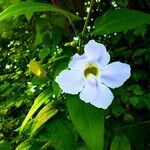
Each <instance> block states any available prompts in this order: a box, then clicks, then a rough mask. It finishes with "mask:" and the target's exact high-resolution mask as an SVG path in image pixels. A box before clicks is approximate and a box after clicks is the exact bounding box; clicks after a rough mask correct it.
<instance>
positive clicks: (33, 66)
mask: <svg viewBox="0 0 150 150" xmlns="http://www.w3.org/2000/svg"><path fill="white" fill-rule="evenodd" d="M29 71H31V72H32V73H34V74H35V75H37V76H39V77H42V78H43V77H46V71H45V70H44V69H43V68H42V66H41V65H40V64H39V63H38V62H37V61H35V60H30V63H29Z"/></svg>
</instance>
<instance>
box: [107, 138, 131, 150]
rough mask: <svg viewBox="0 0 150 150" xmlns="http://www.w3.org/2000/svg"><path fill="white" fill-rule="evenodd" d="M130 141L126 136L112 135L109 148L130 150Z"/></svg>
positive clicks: (112, 149)
mask: <svg viewBox="0 0 150 150" xmlns="http://www.w3.org/2000/svg"><path fill="white" fill-rule="evenodd" d="M130 149H131V147H130V143H129V140H128V138H127V137H126V136H116V137H114V139H113V141H112V143H111V146H110V150H130Z"/></svg>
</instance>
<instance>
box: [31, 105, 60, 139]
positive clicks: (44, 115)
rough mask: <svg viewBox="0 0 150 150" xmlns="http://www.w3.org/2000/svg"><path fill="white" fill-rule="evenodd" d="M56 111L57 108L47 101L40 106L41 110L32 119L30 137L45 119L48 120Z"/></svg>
mask: <svg viewBox="0 0 150 150" xmlns="http://www.w3.org/2000/svg"><path fill="white" fill-rule="evenodd" d="M57 112H58V110H57V109H56V108H54V106H53V104H52V103H49V104H47V105H46V106H45V107H44V108H42V110H41V111H40V112H39V113H38V114H37V116H36V118H35V120H34V123H33V126H32V130H31V134H30V137H32V136H33V135H34V134H35V132H36V131H37V130H38V129H39V128H40V127H41V126H42V125H43V124H44V123H45V122H46V121H48V120H49V119H50V118H51V117H53V116H54V115H55V114H56V113H57Z"/></svg>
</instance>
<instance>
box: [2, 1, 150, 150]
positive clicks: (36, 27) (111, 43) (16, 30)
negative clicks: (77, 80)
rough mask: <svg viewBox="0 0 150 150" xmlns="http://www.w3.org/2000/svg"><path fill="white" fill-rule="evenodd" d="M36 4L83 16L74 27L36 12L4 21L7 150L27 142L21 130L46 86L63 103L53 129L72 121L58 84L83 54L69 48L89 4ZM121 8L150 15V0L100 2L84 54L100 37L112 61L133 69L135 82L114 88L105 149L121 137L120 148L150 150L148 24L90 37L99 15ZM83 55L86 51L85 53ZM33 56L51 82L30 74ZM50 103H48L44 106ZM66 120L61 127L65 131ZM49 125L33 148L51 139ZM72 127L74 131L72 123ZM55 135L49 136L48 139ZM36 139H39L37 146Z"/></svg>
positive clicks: (107, 114) (79, 142)
mask: <svg viewBox="0 0 150 150" xmlns="http://www.w3.org/2000/svg"><path fill="white" fill-rule="evenodd" d="M36 1H38V2H43V3H51V4H53V5H56V6H58V7H60V8H62V9H64V10H67V11H70V12H72V13H74V14H77V15H79V16H80V17H81V18H82V20H81V21H78V22H76V23H75V24H74V26H72V25H70V23H69V21H68V20H67V19H66V18H65V17H64V16H62V15H60V14H57V13H52V12H36V13H34V14H33V15H32V14H28V15H21V16H17V17H13V18H10V19H7V20H4V21H2V22H1V23H0V140H1V141H3V149H9V145H10V147H11V149H15V148H16V147H17V146H18V145H19V144H20V143H22V142H24V141H25V140H26V139H28V134H23V135H21V136H19V134H18V130H17V129H18V128H19V127H20V126H21V124H22V122H23V120H24V118H25V116H26V115H27V113H28V111H29V109H30V108H31V106H32V105H33V102H34V100H35V98H36V97H37V96H38V95H39V94H40V93H41V92H42V91H43V90H44V89H46V88H47V87H50V89H51V91H50V92H51V93H53V94H51V96H50V97H51V99H52V100H54V101H55V100H58V103H57V106H56V107H57V109H58V111H59V112H58V114H57V115H56V116H55V117H54V118H52V119H53V120H54V122H53V123H54V126H55V125H56V122H57V120H56V122H55V118H61V119H62V118H63V119H64V120H67V117H66V116H67V115H66V114H67V111H66V106H65V100H64V95H61V94H60V89H59V87H58V85H57V84H56V83H55V82H54V78H55V76H56V75H57V74H58V73H59V72H60V71H61V70H62V69H64V68H65V67H66V66H67V63H68V62H69V60H70V57H71V56H72V55H73V54H74V53H76V52H78V49H77V48H76V47H72V46H64V45H65V44H66V43H68V42H71V41H72V40H73V38H74V37H76V33H77V34H78V35H81V32H82V29H83V26H84V22H85V19H84V17H86V15H87V12H86V10H87V7H89V1H88V0H77V1H73V0H52V1H50V0H49V1H48V0H44V1H41V0H36ZM17 2H19V0H15V1H12V0H10V1H7V0H1V1H0V10H1V11H3V10H4V9H5V8H7V7H8V6H9V5H12V4H14V3H17ZM116 8H128V9H132V10H138V11H142V12H145V13H150V2H149V0H107V1H106V0H101V2H99V1H98V2H95V4H94V6H93V10H92V13H91V19H90V21H89V25H88V29H87V34H86V35H84V36H82V43H81V49H82V51H83V46H84V44H85V43H86V42H87V41H88V40H89V39H95V40H96V41H98V42H101V43H103V44H104V45H105V46H106V47H107V50H108V51H109V53H110V55H111V61H117V60H119V61H121V62H126V63H128V64H130V65H131V68H132V75H131V78H130V79H129V80H128V81H127V82H126V83H125V84H124V85H123V86H122V87H120V88H117V89H114V90H113V93H114V94H115V99H114V101H113V103H112V105H111V106H110V107H109V108H108V109H107V110H106V111H105V140H104V143H105V144H104V148H105V149H106V150H107V149H110V147H112V144H111V143H112V141H115V140H116V139H114V138H115V137H117V138H118V137H119V138H120V139H119V140H120V144H122V145H126V143H127V144H128V141H129V143H130V145H131V149H133V150H149V149H150V140H149V139H150V113H149V110H150V79H149V72H150V71H149V69H150V26H149V25H148V24H143V25H142V26H139V27H137V28H134V29H131V30H127V31H124V32H117V33H109V34H105V35H93V34H89V33H90V32H91V31H93V30H94V28H93V27H94V21H95V19H96V18H97V17H98V16H101V15H103V14H104V13H105V12H107V11H109V10H113V9H116ZM112 19H113V18H112ZM131 22H132V20H131ZM74 28H75V30H76V33H75V31H74ZM80 53H82V52H81V51H80ZM61 56H64V57H61ZM34 58H36V60H37V61H39V62H40V63H41V64H42V67H43V68H44V69H45V70H46V71H47V76H46V78H39V77H37V76H35V75H33V74H29V71H28V64H29V62H30V60H31V59H34ZM45 104H47V102H45V103H44V104H43V105H42V106H44V105H45ZM61 119H60V121H59V122H58V124H59V125H60V127H62V128H64V124H63V121H62V120H61ZM48 122H50V121H48ZM67 123H68V122H67ZM46 126H48V123H46V124H44V127H43V128H42V130H40V131H39V132H38V134H37V135H36V137H35V138H34V139H33V140H32V145H34V143H36V146H37V145H38V144H39V145H38V146H39V147H41V146H42V145H43V143H44V142H45V141H46V140H45V139H46V137H47V136H48V135H44V134H45V133H46V132H47V130H48V128H46ZM67 126H69V127H70V128H73V127H72V124H70V122H69V123H68V124H67ZM69 127H67V128H69ZM45 130H46V131H45ZM72 132H74V131H72ZM64 133H65V132H64ZM73 134H74V133H73ZM75 134H77V133H75ZM51 136H52V135H49V137H48V138H50V137H51ZM70 136H71V135H70ZM77 136H78V135H77ZM37 139H40V142H38V144H37V141H38V140H37ZM52 139H53V138H52ZM117 140H118V139H117ZM4 141H5V142H4ZM52 141H53V140H52ZM54 141H55V140H54ZM74 141H76V145H77V149H78V150H86V149H87V148H86V147H85V146H84V144H83V143H82V142H83V140H82V139H81V137H78V139H77V138H76V139H75V140H74ZM121 141H123V143H121ZM7 142H8V143H7ZM70 142H72V141H70ZM4 143H5V144H4ZM6 143H7V144H6ZM52 143H53V142H52ZM48 144H49V145H48V146H47V147H48V148H47V149H54V147H55V142H54V143H53V144H51V143H48ZM55 148H56V149H58V150H59V148H58V147H55ZM32 149H34V146H33V147H32ZM45 149H46V148H45ZM60 149H61V148H60ZM112 149H113V148H112ZM120 149H121V148H120ZM121 150H123V148H122V149H121Z"/></svg>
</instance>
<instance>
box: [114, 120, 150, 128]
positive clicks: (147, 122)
mask: <svg viewBox="0 0 150 150" xmlns="http://www.w3.org/2000/svg"><path fill="white" fill-rule="evenodd" d="M149 123H150V120H147V121H143V122H137V123H134V124H131V125H126V126H122V127H118V128H115V129H114V131H116V130H120V129H126V128H132V127H135V126H139V125H144V124H149Z"/></svg>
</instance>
